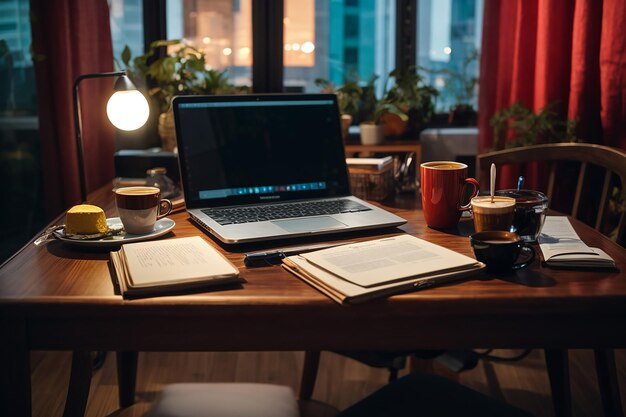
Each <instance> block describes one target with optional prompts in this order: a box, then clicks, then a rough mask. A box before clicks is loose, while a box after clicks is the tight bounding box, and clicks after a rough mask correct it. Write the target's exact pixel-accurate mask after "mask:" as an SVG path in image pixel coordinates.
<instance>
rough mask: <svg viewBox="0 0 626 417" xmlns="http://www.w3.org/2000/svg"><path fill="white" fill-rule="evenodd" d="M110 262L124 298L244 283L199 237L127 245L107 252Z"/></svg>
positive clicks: (217, 253)
mask: <svg viewBox="0 0 626 417" xmlns="http://www.w3.org/2000/svg"><path fill="white" fill-rule="evenodd" d="M111 261H112V263H113V267H114V269H115V273H116V275H117V280H118V282H119V285H120V290H121V292H122V295H123V296H124V298H132V297H141V296H152V295H165V294H169V293H176V292H181V291H189V290H193V289H198V288H206V287H212V286H217V285H226V284H238V283H241V282H244V280H243V279H242V278H240V277H239V270H238V269H237V268H236V267H235V266H234V265H233V264H232V263H230V262H229V261H228V259H226V258H225V257H224V256H222V254H220V253H219V252H218V251H217V250H215V249H214V248H213V247H211V245H209V244H208V243H207V242H205V241H204V240H203V239H202V238H201V237H199V236H194V237H187V238H179V239H168V240H155V241H150V242H138V243H128V244H126V245H122V247H121V249H120V250H119V251H117V252H111Z"/></svg>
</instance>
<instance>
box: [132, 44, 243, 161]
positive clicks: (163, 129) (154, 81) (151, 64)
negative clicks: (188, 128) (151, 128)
mask: <svg viewBox="0 0 626 417" xmlns="http://www.w3.org/2000/svg"><path fill="white" fill-rule="evenodd" d="M163 47H175V49H174V50H173V51H172V52H169V53H168V54H166V55H164V56H160V55H159V54H158V51H159V48H163ZM121 59H122V63H123V64H124V66H125V67H126V68H127V71H128V72H129V75H130V77H131V78H133V81H136V82H137V84H139V85H142V84H144V85H145V84H148V85H149V86H151V87H150V88H148V96H149V97H151V98H152V100H153V101H154V102H155V104H156V106H158V109H159V112H160V115H159V125H158V129H159V136H160V137H161V141H162V147H163V148H164V149H166V150H172V149H174V147H175V146H176V137H175V129H174V118H173V114H172V112H171V108H170V104H171V101H172V98H173V97H174V96H176V95H188V94H228V93H233V92H235V88H234V87H233V86H232V85H230V84H229V83H228V78H227V75H226V71H217V70H213V69H209V68H208V67H207V63H206V60H205V55H204V52H202V51H201V50H199V49H196V48H194V47H193V46H190V45H188V44H186V43H184V42H182V41H181V40H178V39H175V40H158V41H155V42H152V43H151V44H150V48H149V50H148V52H146V53H145V54H143V55H140V56H137V57H135V58H132V56H131V52H130V49H129V48H128V46H126V47H125V48H124V50H123V51H122V55H121Z"/></svg>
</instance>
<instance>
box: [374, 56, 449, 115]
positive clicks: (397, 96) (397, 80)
mask: <svg viewBox="0 0 626 417" xmlns="http://www.w3.org/2000/svg"><path fill="white" fill-rule="evenodd" d="M389 78H390V79H393V80H394V82H393V84H392V85H391V87H390V88H387V89H386V91H385V94H384V96H383V101H385V102H387V103H390V104H392V105H393V106H395V107H397V108H398V109H401V110H402V111H403V112H404V113H405V114H406V115H407V118H408V119H409V121H410V122H409V123H411V124H414V125H419V126H425V125H426V124H428V122H429V121H430V119H431V118H432V116H433V113H434V112H435V100H436V98H437V96H438V95H439V92H438V91H437V90H436V89H435V88H434V87H432V86H430V85H428V84H426V83H425V82H424V78H423V77H422V76H421V75H420V74H419V73H418V69H417V67H415V66H410V67H409V68H407V69H405V70H400V69H394V70H393V71H391V72H390V73H389Z"/></svg>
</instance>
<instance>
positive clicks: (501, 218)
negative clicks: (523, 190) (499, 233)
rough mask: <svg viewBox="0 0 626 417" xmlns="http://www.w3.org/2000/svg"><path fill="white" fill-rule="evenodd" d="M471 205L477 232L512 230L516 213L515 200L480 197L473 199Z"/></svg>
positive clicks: (510, 198) (499, 197) (500, 197)
mask: <svg viewBox="0 0 626 417" xmlns="http://www.w3.org/2000/svg"><path fill="white" fill-rule="evenodd" d="M471 205H472V214H473V217H474V230H475V231H477V232H482V231H486V230H504V231H507V232H508V231H510V230H511V226H512V225H513V214H514V212H515V199H514V198H512V197H502V196H494V197H493V200H492V199H491V196H478V197H474V198H472V201H471Z"/></svg>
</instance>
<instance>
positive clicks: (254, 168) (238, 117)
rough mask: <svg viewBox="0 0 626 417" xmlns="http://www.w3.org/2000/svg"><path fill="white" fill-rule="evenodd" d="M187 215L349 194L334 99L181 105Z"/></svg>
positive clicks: (185, 100) (250, 98)
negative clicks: (203, 209)
mask: <svg viewBox="0 0 626 417" xmlns="http://www.w3.org/2000/svg"><path fill="white" fill-rule="evenodd" d="M174 119H175V123H176V135H177V142H178V153H179V163H180V170H181V180H182V182H183V188H184V191H185V203H186V205H187V208H198V207H217V206H227V205H237V204H252V203H259V202H273V201H287V200H295V199H303V198H319V197H331V196H341V195H349V183H348V174H347V168H346V164H345V155H344V149H343V141H342V138H341V130H340V118H339V111H338V108H337V102H336V96H335V95H333V94H304V95H291V94H277V95H239V96H236V95H231V96H183V97H176V98H175V99H174Z"/></svg>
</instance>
